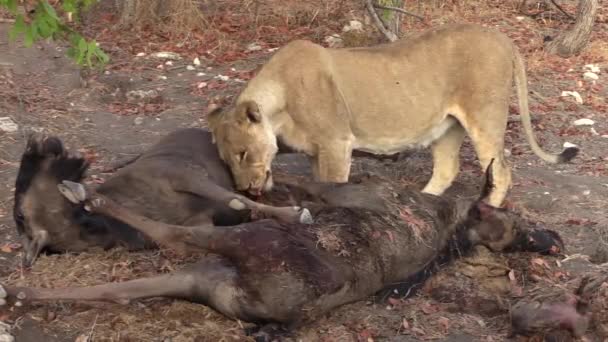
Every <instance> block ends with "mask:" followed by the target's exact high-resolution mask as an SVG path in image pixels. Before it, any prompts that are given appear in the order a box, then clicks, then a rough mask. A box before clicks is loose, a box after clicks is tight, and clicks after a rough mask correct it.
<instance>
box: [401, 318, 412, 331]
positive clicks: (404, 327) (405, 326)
mask: <svg viewBox="0 0 608 342" xmlns="http://www.w3.org/2000/svg"><path fill="white" fill-rule="evenodd" d="M402 325H403V329H405V330H409V329H410V324H409V323H408V322H407V319H405V318H404V319H403V323H402Z"/></svg>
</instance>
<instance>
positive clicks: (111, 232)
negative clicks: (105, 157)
mask: <svg viewBox="0 0 608 342" xmlns="http://www.w3.org/2000/svg"><path fill="white" fill-rule="evenodd" d="M45 162H46V163H48V164H46V165H44V163H45ZM89 166H90V164H89V162H88V161H87V160H86V159H84V158H83V157H80V156H74V155H70V154H69V153H68V151H67V150H66V148H65V146H64V144H63V142H62V141H61V140H60V139H59V138H57V137H47V138H46V139H40V138H38V137H36V136H34V135H32V136H30V137H29V138H28V142H27V146H26V149H25V152H24V153H23V155H22V157H21V164H20V166H19V171H18V173H17V180H16V182H15V195H14V207H13V217H14V220H15V224H16V226H17V232H18V233H19V234H22V233H23V232H24V222H23V217H22V216H21V215H20V211H19V210H20V205H21V201H22V198H23V196H24V194H25V193H27V191H28V190H29V188H30V187H31V185H32V182H33V180H34V178H35V177H37V176H39V175H40V174H41V173H44V174H45V175H46V176H48V177H51V178H52V179H55V180H56V181H57V183H60V182H61V181H64V180H69V181H72V182H81V181H82V180H83V179H84V177H85V173H86V172H87V171H88V169H89ZM72 218H73V220H74V222H75V223H76V224H78V225H79V226H80V228H81V231H80V237H81V238H82V239H85V240H87V239H91V238H94V237H95V236H96V237H97V238H98V239H99V240H98V241H99V242H100V243H101V245H100V247H105V248H107V247H111V246H113V245H114V244H116V243H121V244H125V245H127V246H128V247H131V248H135V249H139V248H142V247H144V246H146V243H145V241H144V239H143V237H142V236H141V234H139V233H138V232H137V231H136V230H134V229H133V228H131V227H130V226H128V225H127V224H125V223H123V222H120V221H118V220H115V219H112V218H109V217H106V216H104V215H100V214H92V213H89V212H87V211H86V210H85V209H84V205H82V204H81V205H74V208H73V212H72ZM104 237H106V238H104Z"/></svg>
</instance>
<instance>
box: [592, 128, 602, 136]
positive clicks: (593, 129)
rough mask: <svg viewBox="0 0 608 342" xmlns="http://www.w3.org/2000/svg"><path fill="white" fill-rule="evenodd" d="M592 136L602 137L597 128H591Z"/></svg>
mask: <svg viewBox="0 0 608 342" xmlns="http://www.w3.org/2000/svg"><path fill="white" fill-rule="evenodd" d="M591 134H593V135H600V134H599V133H598V132H597V131H596V130H595V128H593V127H591Z"/></svg>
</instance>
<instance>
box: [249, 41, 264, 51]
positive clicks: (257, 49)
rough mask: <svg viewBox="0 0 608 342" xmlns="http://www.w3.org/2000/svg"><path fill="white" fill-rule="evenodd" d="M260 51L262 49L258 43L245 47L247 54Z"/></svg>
mask: <svg viewBox="0 0 608 342" xmlns="http://www.w3.org/2000/svg"><path fill="white" fill-rule="evenodd" d="M260 50H262V47H261V46H260V44H258V43H251V44H249V45H247V51H248V52H254V51H260Z"/></svg>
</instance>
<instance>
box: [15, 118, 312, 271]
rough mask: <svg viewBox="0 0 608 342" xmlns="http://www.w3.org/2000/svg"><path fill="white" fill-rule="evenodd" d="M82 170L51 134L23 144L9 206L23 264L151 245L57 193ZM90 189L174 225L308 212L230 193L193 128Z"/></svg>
mask: <svg viewBox="0 0 608 342" xmlns="http://www.w3.org/2000/svg"><path fill="white" fill-rule="evenodd" d="M88 167H89V163H87V161H86V160H85V159H84V158H82V157H79V156H77V155H70V154H69V153H68V151H67V150H66V149H65V147H64V145H63V143H62V141H61V140H60V139H58V138H57V137H52V136H50V137H47V136H42V135H32V136H30V138H29V139H28V143H27V147H26V150H25V152H24V154H23V156H22V159H21V165H20V167H19V171H18V175H17V180H16V185H15V198H14V208H13V215H14V219H15V223H16V226H17V231H18V233H19V235H20V236H21V237H22V241H23V245H24V250H25V257H24V263H25V265H31V264H32V263H33V262H34V260H35V259H36V257H37V256H38V254H39V253H40V252H41V251H42V250H48V251H50V252H66V251H71V252H79V251H84V250H87V249H89V248H91V247H94V246H100V247H102V248H105V249H108V248H111V247H114V246H117V245H123V246H126V247H127V248H129V249H131V250H137V249H142V248H150V247H153V246H154V243H153V241H151V240H149V239H147V238H146V237H145V236H144V235H143V234H141V233H139V232H138V231H137V230H135V229H133V228H131V227H129V225H128V224H124V222H121V221H120V220H116V219H113V218H111V217H107V216H104V215H101V214H97V213H87V212H85V211H84V210H82V208H79V207H75V206H74V205H72V204H70V203H69V202H68V201H67V199H65V198H64V197H63V196H62V195H61V193H60V191H58V188H57V184H60V183H61V181H64V180H68V181H73V182H80V181H82V179H83V178H84V174H85V172H86V171H87V169H88ZM60 189H62V188H61V187H60ZM96 191H97V192H98V193H99V194H103V195H104V196H107V197H108V198H110V199H112V200H113V201H116V202H117V203H120V204H121V205H122V206H124V207H125V208H128V209H129V210H132V211H133V212H134V213H137V214H140V215H144V216H146V217H149V218H150V219H152V220H156V221H161V222H165V223H168V224H175V225H185V226H188V225H200V224H203V223H207V222H210V223H213V224H214V225H235V224H238V223H242V222H245V221H246V220H248V219H249V217H250V214H251V209H253V210H256V211H258V212H259V213H260V214H262V215H268V216H272V217H275V218H278V219H281V220H282V221H285V222H292V221H295V222H298V221H299V222H307V220H310V217H309V216H310V214H309V212H308V210H306V209H302V208H297V207H281V208H279V207H272V206H268V205H264V204H261V203H257V202H254V201H252V200H250V199H248V198H247V197H244V196H242V195H239V194H236V193H235V192H234V184H233V181H232V178H231V175H230V172H229V170H228V169H227V168H226V166H225V165H224V163H223V162H222V161H221V160H220V158H219V156H218V153H217V150H216V148H215V146H214V145H213V143H212V137H211V134H210V133H209V132H207V131H205V130H202V129H195V128H189V129H179V130H176V131H174V132H172V133H170V134H168V135H167V136H165V137H164V138H162V139H161V140H160V141H159V142H157V143H156V144H155V145H153V146H152V147H150V148H149V149H148V150H147V151H146V152H144V153H142V154H141V155H139V156H138V157H137V158H136V159H135V160H133V161H132V162H130V163H129V164H128V165H125V166H124V167H123V168H121V169H120V170H119V171H118V172H117V173H116V174H115V175H113V176H112V177H110V178H109V179H108V180H107V181H106V182H105V183H103V184H101V185H100V186H99V187H98V188H97V189H96Z"/></svg>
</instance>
